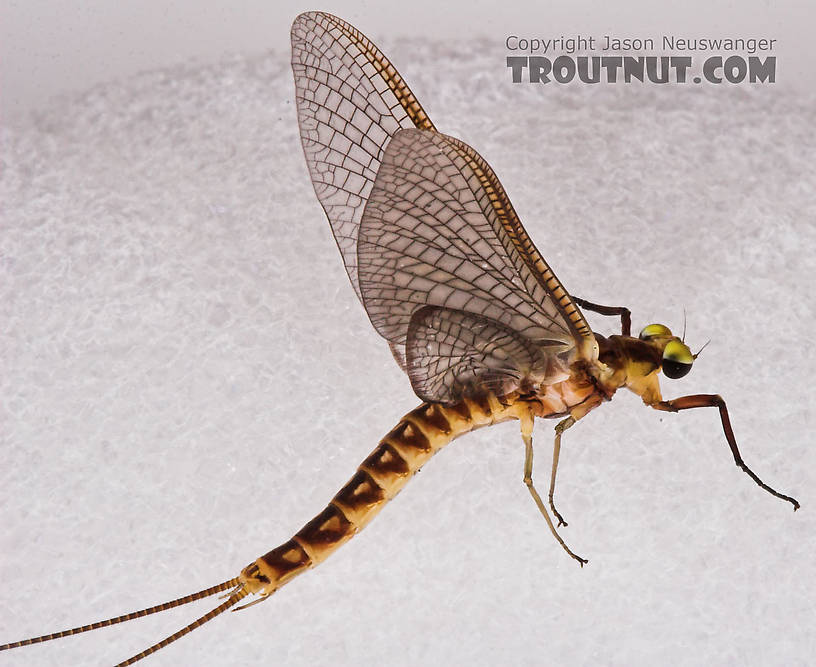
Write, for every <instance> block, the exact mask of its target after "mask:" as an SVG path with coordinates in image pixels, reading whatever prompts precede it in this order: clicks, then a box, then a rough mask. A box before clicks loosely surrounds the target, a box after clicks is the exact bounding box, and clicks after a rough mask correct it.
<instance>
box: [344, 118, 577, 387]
mask: <svg viewBox="0 0 816 667" xmlns="http://www.w3.org/2000/svg"><path fill="white" fill-rule="evenodd" d="M502 202H506V204H502ZM507 206H509V201H507V199H506V195H505V194H504V190H503V189H502V187H501V184H500V183H499V182H498V179H496V177H495V175H494V174H493V172H492V170H490V167H489V166H487V163H485V162H484V160H483V159H482V158H481V157H480V156H479V155H478V153H476V152H475V151H474V150H473V149H472V148H470V146H468V145H467V144H464V143H463V142H461V141H458V140H456V139H452V138H451V137H448V136H446V135H443V134H440V133H438V132H428V131H422V130H401V131H399V132H398V133H397V134H396V135H395V136H394V138H393V139H392V140H391V143H390V144H389V145H388V148H387V149H386V152H385V156H384V158H383V162H382V165H381V166H380V171H379V173H378V175H377V180H376V183H375V184H374V188H373V189H372V192H371V195H370V197H369V201H368V204H367V206H366V209H365V213H364V215H363V220H362V223H361V226H360V236H359V240H358V265H359V277H360V288H361V291H362V295H363V304H364V305H365V308H366V311H367V312H368V315H369V317H370V318H371V322H372V324H373V325H374V327H375V329H377V331H378V332H379V333H380V334H381V335H382V336H383V337H384V338H386V339H387V340H388V341H389V342H391V343H392V345H394V346H396V347H398V348H401V347H403V346H404V345H405V343H406V340H407V336H408V330H409V324H410V322H411V318H412V316H413V314H414V312H415V311H417V310H418V309H419V308H421V307H422V306H426V305H430V306H437V307H440V308H446V309H450V310H457V311H464V312H466V313H471V314H474V315H478V316H480V317H482V318H485V319H486V320H490V321H494V322H496V323H498V324H500V325H502V326H503V327H505V328H507V329H509V330H512V331H514V332H516V333H517V334H519V335H520V336H521V337H523V338H526V339H529V340H531V341H534V342H535V343H536V344H538V345H539V346H541V347H542V348H545V349H546V350H547V354H548V355H549V356H550V357H553V358H554V357H556V356H557V357H559V359H561V360H562V362H564V361H566V359H567V358H568V356H569V354H570V353H571V352H572V351H573V350H574V349H575V348H576V340H577V339H580V337H581V336H580V334H579V333H578V332H577V331H576V327H575V325H574V323H573V321H572V320H571V319H570V317H569V314H570V313H574V314H578V316H579V317H580V313H578V311H577V310H576V309H575V307H574V306H572V304H571V302H570V301H569V297H568V296H567V295H566V292H564V291H563V289H562V288H560V285H559V284H558V283H557V281H556V280H555V277H554V276H552V272H550V271H549V269H548V268H547V267H546V265H545V264H543V261H542V265H543V267H544V269H546V271H547V272H548V273H549V276H551V277H552V285H553V287H549V286H547V284H546V279H547V276H546V275H545V274H543V273H542V272H541V270H540V268H539V267H537V266H530V264H531V259H530V253H529V252H528V253H525V252H520V251H519V246H520V245H522V244H523V243H525V242H527V243H529V239H527V237H526V235H524V236H523V237H521V236H520V235H519V234H518V233H517V230H516V229H514V228H513V227H511V226H509V225H508V222H507V219H508V217H509V214H508V212H507V210H508V209H507ZM510 211H512V209H510ZM513 215H515V214H514V213H513ZM519 229H520V226H519ZM521 232H522V233H523V230H521ZM529 245H530V247H532V244H531V243H530V244H529ZM533 250H534V248H533ZM536 255H537V253H536ZM554 287H555V288H558V289H560V292H561V294H562V299H561V300H559V299H557V298H556V296H555V294H554V289H553V288H554ZM565 305H566V306H567V307H568V308H569V310H566V309H565ZM581 320H583V318H581ZM414 352H415V353H416V354H419V352H420V349H419V348H415V350H414ZM558 379H563V376H562V375H560V374H559V375H555V376H553V377H552V378H550V379H549V380H548V382H556V381H558ZM437 400H447V399H443V398H442V397H439V398H438V399H437Z"/></svg>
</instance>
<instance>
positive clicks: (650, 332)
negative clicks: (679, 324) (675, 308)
mask: <svg viewBox="0 0 816 667" xmlns="http://www.w3.org/2000/svg"><path fill="white" fill-rule="evenodd" d="M671 335H672V332H671V331H669V327H667V326H663V325H662V324H647V325H646V326H645V327H643V331H641V332H640V336H638V338H640V340H651V339H652V338H660V337H662V336H671Z"/></svg>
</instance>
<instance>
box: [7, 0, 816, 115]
mask: <svg viewBox="0 0 816 667" xmlns="http://www.w3.org/2000/svg"><path fill="white" fill-rule="evenodd" d="M310 9H320V10H323V11H329V12H332V13H334V14H336V15H338V16H342V17H343V18H344V19H346V20H347V21H349V22H351V23H352V24H354V25H358V26H362V29H364V31H365V32H367V33H369V34H371V35H373V36H375V37H376V38H377V41H381V42H383V43H385V40H391V41H390V42H389V43H393V40H394V39H395V38H397V37H410V36H414V35H425V36H427V37H431V38H433V39H434V40H440V41H446V42H448V43H449V45H450V46H451V47H452V48H455V49H456V50H457V51H458V53H459V54H460V56H461V55H467V54H469V53H470V52H471V50H472V48H473V43H472V40H474V39H475V38H487V39H489V40H490V41H491V44H493V45H495V46H496V49H497V60H496V61H497V62H504V60H503V55H504V54H503V53H502V52H501V50H500V49H501V48H503V45H504V40H505V38H506V37H507V35H509V34H517V35H527V36H536V37H541V36H555V37H557V36H559V35H562V34H564V35H567V36H569V35H571V34H572V35H574V34H577V33H581V34H583V35H594V36H596V38H598V39H600V38H601V36H602V35H604V34H606V33H610V34H614V35H619V36H620V37H644V36H650V37H659V36H660V35H661V34H663V32H668V33H674V34H676V35H677V36H679V37H688V38H694V37H706V36H708V37H715V38H717V37H720V38H722V37H729V36H731V37H743V38H750V37H754V38H759V37H765V38H773V39H776V40H777V42H776V44H775V51H774V53H775V54H776V55H778V56H779V66H780V72H779V82H778V84H777V85H778V86H780V87H782V86H784V87H788V86H790V87H797V88H798V89H799V90H803V91H805V90H812V89H813V88H814V86H816V69H814V68H813V67H812V66H811V63H812V51H813V48H812V46H813V40H812V35H811V32H812V30H811V28H812V25H813V7H812V5H811V3H809V2H807V1H805V0H775V1H774V2H767V0H753V2H743V3H741V4H740V5H739V6H735V4H734V3H733V2H732V1H731V0H685V2H683V3H674V4H671V3H656V2H653V0H623V1H619V2H615V3H598V2H597V1H596V0H571V1H570V2H568V3H565V2H564V3H558V2H539V1H538V0H512V2H504V3H501V5H497V3H496V2H494V1H493V0H452V1H451V2H446V3H445V4H444V5H440V3H439V2H438V1H437V0H412V1H411V2H385V3H376V4H374V3H369V2H361V1H360V0H327V1H326V2H320V3H317V4H314V3H311V4H310V3H304V2H302V0H275V1H274V2H270V1H269V0H207V2H201V1H200V0H162V2H150V3H145V2H143V1H142V0H117V2H110V1H109V0H60V1H59V2H54V0H26V1H25V2H19V1H16V0H0V118H2V119H3V122H4V123H5V122H8V120H9V119H10V118H11V119H13V120H16V119H17V118H19V117H21V116H24V115H25V114H26V113H28V112H29V111H31V110H36V109H38V108H39V107H41V106H42V105H43V104H44V103H45V102H46V101H47V100H48V99H49V98H51V97H53V96H54V95H55V94H64V93H70V92H72V91H74V92H76V91H81V90H84V89H86V88H88V87H90V86H93V85H96V84H100V83H105V82H109V81H111V80H113V79H117V78H121V77H126V76H132V75H133V74H136V73H137V72H141V71H144V70H149V69H156V68H159V67H167V66H170V65H175V64H179V63H189V62H191V61H195V62H198V63H217V62H219V61H220V60H221V59H222V58H225V57H226V58H229V57H230V56H231V55H234V54H240V55H243V56H253V57H254V56H258V55H259V54H263V53H266V52H267V51H268V49H270V48H274V49H279V50H284V49H286V48H288V43H289V26H290V25H291V23H292V20H293V19H294V18H295V16H297V15H298V14H299V13H300V12H303V11H307V10H310Z"/></svg>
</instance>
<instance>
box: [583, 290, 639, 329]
mask: <svg viewBox="0 0 816 667" xmlns="http://www.w3.org/2000/svg"><path fill="white" fill-rule="evenodd" d="M572 300H573V302H575V303H576V304H577V305H578V306H580V307H581V308H585V309H586V310H591V311H593V312H596V313H600V314H601V315H611V316H613V317H614V316H618V315H620V318H621V335H622V336H631V335H632V311H630V310H629V309H628V308H626V307H625V306H601V305H599V304H597V303H592V301H587V300H586V299H581V298H580V297H577V296H573V297H572Z"/></svg>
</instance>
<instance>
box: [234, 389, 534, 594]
mask: <svg viewBox="0 0 816 667" xmlns="http://www.w3.org/2000/svg"><path fill="white" fill-rule="evenodd" d="M527 409H528V408H526V407H524V406H523V405H522V403H521V402H509V401H507V400H499V399H497V398H496V397H495V396H494V395H492V394H485V393H482V394H479V395H476V396H474V397H472V398H468V399H464V400H462V401H460V402H458V403H455V404H453V405H450V406H445V405H441V404H439V403H423V404H422V405H420V406H419V407H418V408H416V409H414V410H412V411H411V412H409V413H408V414H407V415H405V416H404V417H403V418H402V419H401V420H400V421H399V423H398V424H397V425H396V426H395V427H394V428H393V429H391V431H389V432H388V433H387V434H386V435H385V437H384V438H383V439H382V440H380V443H379V444H378V445H377V447H376V448H375V449H374V451H373V452H371V454H370V455H369V456H368V457H367V458H366V459H365V460H364V461H363V462H362V463H361V464H360V466H359V467H358V468H357V472H356V473H355V474H354V475H353V476H352V478H351V479H350V480H349V481H348V482H347V483H346V484H345V485H344V486H343V488H342V489H340V491H338V493H337V494H336V495H335V496H334V498H332V500H331V501H329V504H328V505H327V506H326V508H325V509H323V511H322V512H320V513H319V514H318V515H317V516H315V517H314V518H313V519H312V520H311V521H309V522H308V523H307V524H306V525H305V526H303V528H301V529H300V530H299V531H298V532H297V533H296V534H295V535H294V537H292V539H290V540H288V541H287V542H284V543H283V544H281V545H280V546H279V547H276V548H275V549H272V551H270V552H269V553H267V554H265V555H263V556H261V557H260V558H258V559H257V560H256V561H255V562H254V563H252V564H251V565H249V566H247V567H246V568H244V570H243V572H242V573H241V582H242V583H243V584H244V585H245V586H246V588H247V589H248V590H250V591H251V592H253V593H258V594H260V595H264V596H265V595H270V594H272V593H274V592H275V591H276V590H277V589H278V588H280V587H281V586H282V585H283V584H285V583H286V582H287V581H289V580H291V579H292V578H294V577H295V576H296V575H298V574H300V573H301V572H302V571H304V570H306V569H308V568H310V567H315V566H316V565H318V564H319V563H321V562H323V561H324V560H325V559H326V558H328V556H329V555H331V554H332V553H333V552H334V551H335V550H336V549H338V548H339V547H340V546H342V545H343V544H344V543H345V542H347V541H348V540H349V539H351V538H352V537H353V536H354V535H355V534H356V533H357V532H359V531H360V530H362V529H363V528H364V527H365V526H366V525H367V524H368V523H369V521H371V520H372V519H373V518H374V517H375V516H376V515H377V514H378V513H379V511H380V510H381V509H382V508H383V506H384V505H385V504H386V503H387V502H388V501H389V500H391V499H392V498H393V497H394V496H396V495H397V494H398V493H399V492H400V491H401V490H402V488H403V487H404V486H405V485H406V484H407V483H408V481H409V480H410V479H411V477H413V475H414V473H416V472H417V471H418V470H419V469H420V468H421V467H422V466H423V465H425V463H427V462H428V461H429V460H430V459H431V457H432V456H433V455H434V454H436V452H438V451H439V450H440V449H442V447H444V446H445V445H447V444H448V443H449V442H450V441H451V440H453V439H454V438H457V437H459V436H460V435H463V434H465V433H468V432H469V431H472V430H474V429H476V428H479V427H482V426H489V425H490V424H495V423H496V422H500V421H506V420H508V419H514V418H518V417H519V411H520V410H527Z"/></svg>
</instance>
